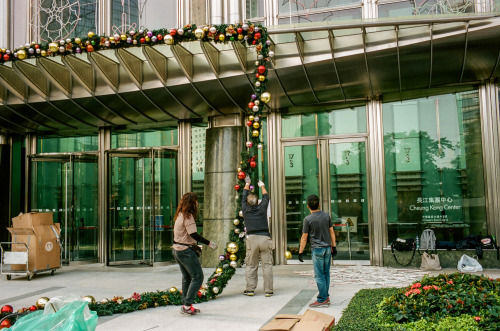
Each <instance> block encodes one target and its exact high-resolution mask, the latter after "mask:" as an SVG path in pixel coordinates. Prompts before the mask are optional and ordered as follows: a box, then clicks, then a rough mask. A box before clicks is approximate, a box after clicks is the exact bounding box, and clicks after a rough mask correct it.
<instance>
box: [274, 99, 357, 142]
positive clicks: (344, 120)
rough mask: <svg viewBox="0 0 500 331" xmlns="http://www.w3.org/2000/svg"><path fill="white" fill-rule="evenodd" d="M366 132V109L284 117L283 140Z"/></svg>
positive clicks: (282, 126) (282, 122)
mask: <svg viewBox="0 0 500 331" xmlns="http://www.w3.org/2000/svg"><path fill="white" fill-rule="evenodd" d="M363 132H366V107H365V106H362V107H354V108H352V109H339V110H333V111H330V112H325V113H317V114H309V115H295V116H288V117H285V116H283V117H282V120H281V135H282V137H283V138H291V137H307V136H326V135H335V134H349V133H363Z"/></svg>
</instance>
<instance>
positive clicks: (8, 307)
mask: <svg viewBox="0 0 500 331" xmlns="http://www.w3.org/2000/svg"><path fill="white" fill-rule="evenodd" d="M13 311H14V308H12V306H11V305H5V306H3V307H2V310H1V311H0V313H2V314H4V313H8V314H11V313H12V312H13Z"/></svg>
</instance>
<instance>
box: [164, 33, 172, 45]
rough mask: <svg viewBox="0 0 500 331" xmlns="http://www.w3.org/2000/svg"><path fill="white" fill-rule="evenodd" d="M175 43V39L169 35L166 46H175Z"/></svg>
mask: <svg viewBox="0 0 500 331" xmlns="http://www.w3.org/2000/svg"><path fill="white" fill-rule="evenodd" d="M173 43H174V37H172V36H171V35H169V34H167V35H166V36H165V44H167V45H173Z"/></svg>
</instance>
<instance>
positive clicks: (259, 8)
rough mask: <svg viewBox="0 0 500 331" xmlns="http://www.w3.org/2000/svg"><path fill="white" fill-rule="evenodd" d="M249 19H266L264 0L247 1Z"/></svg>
mask: <svg viewBox="0 0 500 331" xmlns="http://www.w3.org/2000/svg"><path fill="white" fill-rule="evenodd" d="M246 12H247V18H254V17H264V0H246Z"/></svg>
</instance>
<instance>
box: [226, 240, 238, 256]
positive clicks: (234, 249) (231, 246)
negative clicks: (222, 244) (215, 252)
mask: <svg viewBox="0 0 500 331" xmlns="http://www.w3.org/2000/svg"><path fill="white" fill-rule="evenodd" d="M227 251H228V252H229V253H231V254H235V253H237V252H238V244H237V243H235V242H230V243H229V244H227Z"/></svg>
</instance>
